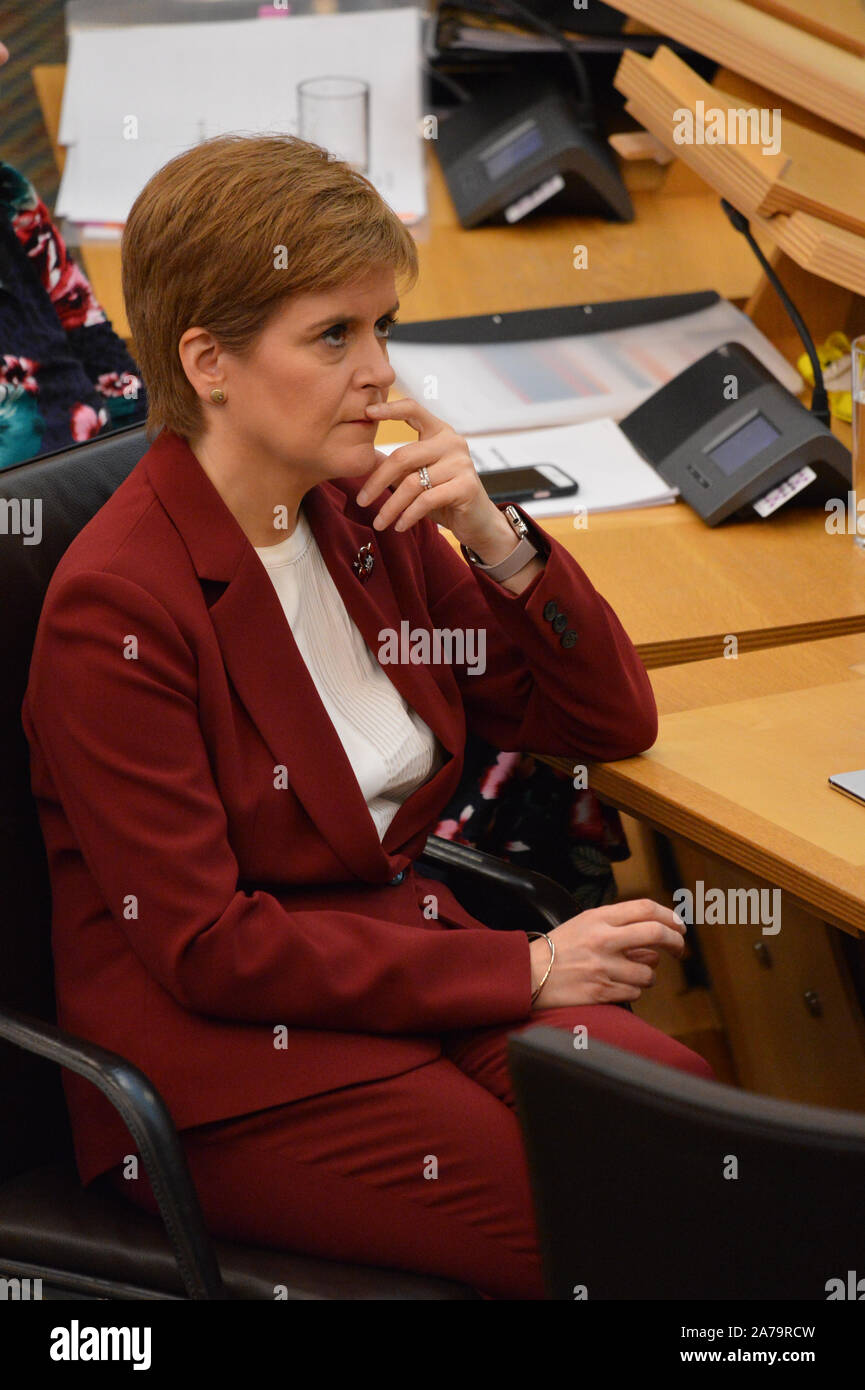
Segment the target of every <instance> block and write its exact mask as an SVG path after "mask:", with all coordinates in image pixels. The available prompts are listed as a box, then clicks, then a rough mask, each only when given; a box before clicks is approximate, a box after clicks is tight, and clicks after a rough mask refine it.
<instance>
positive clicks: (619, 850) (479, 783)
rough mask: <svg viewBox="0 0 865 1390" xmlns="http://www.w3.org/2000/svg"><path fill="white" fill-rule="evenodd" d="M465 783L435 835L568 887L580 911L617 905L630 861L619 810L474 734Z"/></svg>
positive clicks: (537, 763) (561, 775)
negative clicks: (622, 864) (616, 869)
mask: <svg viewBox="0 0 865 1390" xmlns="http://www.w3.org/2000/svg"><path fill="white" fill-rule="evenodd" d="M465 757H466V760H465V768H464V771H463V778H462V781H461V782H460V785H459V787H458V788H457V791H456V793H455V795H454V796H453V798H452V799H451V801H450V803H449V804H448V806H447V807H446V808H445V810H444V813H443V815H442V818H441V820H440V821H439V823H438V825H437V826H436V827H435V830H434V832H433V833H434V834H436V835H440V836H441V837H442V839H445V840H453V841H455V842H456V843H457V844H461V845H471V846H472V847H473V848H475V849H481V850H486V851H487V853H488V854H494V855H496V856H497V857H498V858H500V859H506V860H508V861H509V862H510V863H512V864H513V865H514V866H515V867H523V868H526V869H535V870H536V871H537V872H538V873H542V874H547V875H548V877H550V878H553V879H555V880H556V881H557V882H558V883H561V884H562V885H563V886H564V887H565V888H567V889H568V890H569V892H570V893H571V894H572V895H573V898H574V903H575V907H574V912H575V913H577V912H584V911H586V910H587V909H588V908H590V907H600V906H601V905H602V904H603V903H609V902H614V901H615V898H616V884H615V880H614V878H613V870H612V863H613V861H616V860H620V859H628V858H629V857H630V853H631V851H630V849H629V847H628V841H627V838H626V836H625V830H624V826H623V825H622V822H621V820H620V818H619V813H618V811H616V810H614V809H613V808H612V807H611V806H604V805H602V804H601V802H600V801H599V800H598V798H597V796H596V795H595V793H594V792H593V791H591V789H590V788H587V787H586V788H579V787H578V788H575V787H574V785H573V779H572V778H571V777H570V776H569V775H568V774H567V773H564V772H559V771H558V770H557V769H555V768H552V767H550V766H549V765H548V764H547V763H544V762H541V761H540V759H538V758H535V757H532V756H531V755H530V754H528V753H508V752H500V751H497V750H496V749H495V748H493V747H492V745H491V744H488V743H485V742H483V740H481V739H479V738H477V737H476V736H475V735H470V736H469V738H468V740H467V743H466V755H465Z"/></svg>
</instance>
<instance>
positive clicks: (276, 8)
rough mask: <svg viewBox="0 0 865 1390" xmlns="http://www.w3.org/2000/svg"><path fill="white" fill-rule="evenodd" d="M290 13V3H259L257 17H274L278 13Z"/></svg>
mask: <svg viewBox="0 0 865 1390" xmlns="http://www.w3.org/2000/svg"><path fill="white" fill-rule="evenodd" d="M283 14H291V5H259V7H258V17H259V19H276V17H277V16H278V15H283Z"/></svg>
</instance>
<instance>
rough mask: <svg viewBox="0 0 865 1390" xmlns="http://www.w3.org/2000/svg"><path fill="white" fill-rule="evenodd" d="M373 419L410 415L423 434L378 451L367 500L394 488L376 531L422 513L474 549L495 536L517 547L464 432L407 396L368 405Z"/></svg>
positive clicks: (363, 498)
mask: <svg viewBox="0 0 865 1390" xmlns="http://www.w3.org/2000/svg"><path fill="white" fill-rule="evenodd" d="M366 415H367V418H369V419H370V420H405V421H406V423H407V424H409V425H411V427H412V429H415V430H417V432H418V438H417V441H416V442H412V443H411V444H401V445H400V446H399V448H398V449H394V451H393V453H391V454H383V453H381V452H380V451H379V450H378V449H376V451H375V457H376V467H375V468H374V469H373V471H372V473H370V475H369V477H368V478H367V479H366V480H365V482H364V485H363V487H362V488H361V490H360V492H359V493H358V498H357V500H358V502H360V504H361V506H365V505H367V503H369V502H371V501H372V500H373V498H375V497H378V495H379V493H381V492H382V491H383V489H384V488H386V487H392V488H393V489H394V491H393V494H392V495H391V496H390V497H389V498H388V500H387V501H386V502H385V503H384V505H383V506H382V507H381V508H380V510H379V512H378V514H377V516H376V517H375V519H374V521H373V523H372V524H373V526H374V527H375V529H376V530H377V531H380V530H382V529H383V528H384V527H385V526H389V525H390V524H391V522H393V523H394V530H396V531H407V530H408V529H409V528H410V527H412V526H414V524H415V522H417V521H420V520H421V518H422V517H429V518H430V519H431V520H432V521H434V522H436V524H437V525H440V526H446V527H447V529H448V530H449V531H452V532H453V534H454V536H456V538H457V540H458V541H460V542H461V543H462V544H463V545H466V546H468V547H469V548H470V549H471V550H480V549H481V548H482V547H483V546H484V544H488V543H489V541H490V540H491V539H492V538H493V537H496V538H498V537H500V536H501V537H504V539H505V542H506V543H507V544H508V546H509V548H511V549H512V548H513V545H514V537H513V532H512V531H511V529H510V526H509V525H508V522H507V521H506V519H505V518H504V517H503V516H502V514H501V512H500V511H499V509H498V507H497V506H496V505H495V503H494V502H493V501H492V500H491V499H490V497H489V496H488V494H487V493H486V492H485V491H484V488H483V486H482V484H481V480H480V478H479V477H478V475H477V471H476V469H475V466H474V463H473V462H472V457H471V454H470V452H469V446H468V444H467V443H466V441H465V440H464V439H463V437H462V436H461V435H459V434H457V433H456V431H455V430H453V429H451V427H450V425H447V424H445V422H444V420H439V419H438V417H437V416H435V415H433V414H431V412H430V411H429V410H427V409H426V408H425V407H424V406H422V405H418V403H417V401H413V400H412V399H411V398H410V397H408V396H403V397H402V398H401V399H400V400H395V401H385V402H382V403H381V404H379V405H374V406H372V405H371V406H367V410H366ZM424 467H425V468H426V470H427V472H428V474H429V480H430V484H431V486H430V487H429V488H424V487H423V485H422V483H421V480H420V474H419V470H420V469H421V468H424Z"/></svg>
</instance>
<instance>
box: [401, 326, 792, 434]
mask: <svg viewBox="0 0 865 1390" xmlns="http://www.w3.org/2000/svg"><path fill="white" fill-rule="evenodd" d="M726 342H738V343H744V345H745V347H747V348H750V350H751V351H752V352H753V353H754V355H755V357H757V358H759V360H760V361H761V362H762V363H763V364H764V365H765V366H766V367H768V369H769V370H770V371H771V372H772V373H773V374H774V375H775V376H776V377H777V378H778V380H779V381H780V382H781V383H782V385H784V386H786V387H787V390H788V391H792V392H793V393H794V394H796V393H797V392H799V391H801V390H802V385H803V383H802V378H801V377H800V375H799V373H798V372H797V371H796V370H795V368H793V367H791V366H790V365H789V363H788V362H787V361H786V359H785V358H784V357H782V356H781V354H780V352H778V350H777V349H776V348H774V347H773V346H772V344H771V343H770V342H769V340H768V338H765V337H764V336H763V334H762V333H761V332H760V331H759V329H757V328H755V326H754V324H753V323H752V322H751V320H750V319H749V318H748V317H747V315H746V314H743V313H740V311H739V310H738V309H737V308H736V307H735V305H733V304H730V303H728V301H727V300H724V299H721V300H719V301H718V303H717V304H713V305H711V306H710V307H709V308H708V309H700V310H698V311H697V313H694V314H683V315H681V316H680V317H678V318H674V319H666V320H664V321H663V322H661V323H651V324H645V325H641V326H640V327H637V328H623V329H618V330H616V331H615V332H605V333H586V334H573V335H572V336H570V337H561V338H534V339H526V340H525V341H521V342H515V343H491V344H487V343H484V344H479V345H473V344H456V343H455V344H453V345H449V344H447V345H444V346H440V345H439V344H431V343H410V342H405V343H404V342H400V341H399V340H394V341H393V342H392V343H391V345H390V347H389V349H388V357H389V359H390V363H391V366H392V367H393V368H394V370H395V372H396V374H397V379H398V383H399V385H400V387H401V388H402V390H403V391H404V392H405V394H406V395H408V396H413V397H414V398H415V399H416V400H418V401H424V400H427V399H429V392H428V386H429V382H430V381H433V382H434V383H435V390H436V395H435V397H434V398H433V399H431V400H430V406H429V408H430V409H431V410H432V411H433V412H434V414H436V415H438V416H440V417H441V418H442V419H443V420H447V422H448V424H449V425H451V426H452V427H453V428H454V429H455V430H457V431H458V432H459V433H460V434H479V433H480V432H481V431H484V430H519V429H528V428H530V427H531V426H534V425H563V424H567V423H569V422H572V421H577V420H591V419H597V418H598V417H599V416H608V417H609V418H611V419H613V420H621V419H623V417H624V416H625V415H628V414H630V412H631V411H632V410H635V409H636V407H637V406H638V405H641V404H642V402H643V401H644V400H646V399H647V398H648V397H649V396H652V395H654V393H655V392H656V391H657V390H658V388H659V387H660V386H663V385H664V384H665V383H666V382H668V381H670V380H671V379H672V378H673V377H675V376H678V375H679V373H680V372H682V371H684V370H685V368H686V367H690V365H691V364H692V363H693V362H696V361H698V359H699V358H701V357H704V356H705V355H706V353H707V352H711V351H712V350H713V348H716V347H719V346H720V345H721V343H726Z"/></svg>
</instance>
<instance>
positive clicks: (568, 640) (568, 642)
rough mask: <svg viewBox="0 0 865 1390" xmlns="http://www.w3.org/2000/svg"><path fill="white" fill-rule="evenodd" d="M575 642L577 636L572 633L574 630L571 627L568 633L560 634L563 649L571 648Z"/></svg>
mask: <svg viewBox="0 0 865 1390" xmlns="http://www.w3.org/2000/svg"><path fill="white" fill-rule="evenodd" d="M576 640H577V634H576V633H575V632H574V629H573V628H572V627H571V628H568V631H567V632H565V633H563V634H562V646H563V647H572V646H573V645H574V643H575V642H576Z"/></svg>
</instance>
